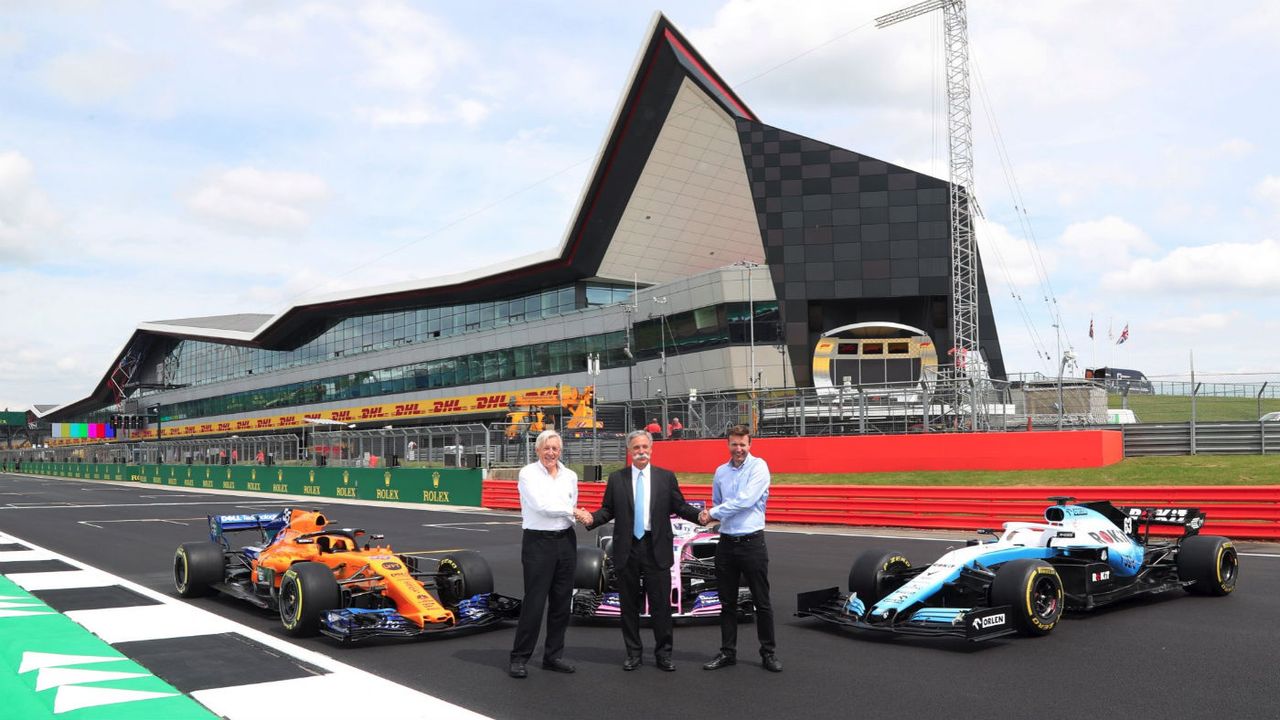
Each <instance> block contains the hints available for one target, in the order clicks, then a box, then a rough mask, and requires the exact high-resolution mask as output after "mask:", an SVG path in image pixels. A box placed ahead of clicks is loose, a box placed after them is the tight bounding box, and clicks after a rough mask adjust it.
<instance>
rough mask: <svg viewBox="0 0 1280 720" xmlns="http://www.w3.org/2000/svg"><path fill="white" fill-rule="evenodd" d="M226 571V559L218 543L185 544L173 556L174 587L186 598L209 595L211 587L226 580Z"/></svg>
mask: <svg viewBox="0 0 1280 720" xmlns="http://www.w3.org/2000/svg"><path fill="white" fill-rule="evenodd" d="M225 571H226V559H225V558H224V556H223V554H222V546H221V545H219V544H217V543H212V542H189V543H183V544H181V545H179V546H178V551H177V552H175V553H174V554H173V587H174V589H176V590H177V591H178V595H181V596H182V597H184V598H189V597H200V596H201V595H208V594H209V593H210V592H211V591H212V588H211V587H210V585H213V584H214V583H220V582H222V581H223V580H224V579H225V576H224V573H225Z"/></svg>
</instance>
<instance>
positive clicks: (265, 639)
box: [0, 532, 487, 720]
mask: <svg viewBox="0 0 1280 720" xmlns="http://www.w3.org/2000/svg"><path fill="white" fill-rule="evenodd" d="M0 541H4V542H20V543H22V544H24V545H27V546H28V547H30V548H32V549H33V550H38V551H41V552H45V553H48V554H49V555H50V556H52V557H54V558H57V559H59V560H62V561H63V562H66V563H67V564H69V565H72V566H74V567H76V568H79V570H77V571H67V572H61V573H59V572H52V573H48V572H46V573H23V574H20V575H16V576H17V577H19V578H20V579H21V580H22V582H18V583H17V584H18V585H20V586H22V587H23V589H25V590H27V591H31V590H35V589H43V588H42V587H41V586H42V579H43V578H42V576H46V577H47V576H53V575H62V576H64V578H65V581H64V582H63V583H60V584H58V585H59V586H64V587H102V586H105V585H121V586H124V587H126V588H128V589H130V590H132V591H134V592H135V593H138V594H139V595H143V596H145V597H149V598H151V599H152V600H156V601H158V602H159V605H158V606H149V607H159V608H164V612H166V613H168V614H170V615H172V614H177V613H185V614H188V615H189V617H190V619H189V620H187V621H186V622H185V623H184V624H183V625H184V627H190V628H197V627H207V626H209V625H210V624H213V625H216V626H218V627H228V628H232V629H233V630H234V632H235V633H237V634H239V635H242V636H244V637H247V638H249V639H250V640H253V641H256V642H257V643H259V644H261V645H265V646H267V647H268V648H272V649H273V650H275V651H276V652H279V653H281V654H283V655H286V656H288V657H290V658H292V659H295V660H301V661H302V662H305V663H310V664H312V665H316V666H318V667H320V668H323V669H324V670H327V671H328V674H326V675H323V676H316V677H317V680H315V681H314V682H298V681H280V682H287V683H290V685H291V686H294V687H303V688H305V690H304V691H300V692H295V693H293V694H292V695H290V694H289V693H285V695H284V696H285V697H287V698H288V702H289V706H290V709H292V710H294V711H296V712H295V714H298V715H300V716H305V717H344V716H352V717H354V716H357V715H358V714H360V713H364V714H368V710H369V709H370V707H371V704H370V703H371V702H375V703H376V704H377V706H378V709H379V710H382V711H384V712H383V713H382V714H385V715H388V716H390V717H398V718H404V719H405V720H438V719H439V718H464V719H466V720H481V719H483V718H486V717H487V716H485V715H481V714H480V713H477V712H475V711H472V710H467V709H466V708H463V707H461V706H459V705H454V704H453V703H450V702H448V701H446V700H442V699H440V698H437V697H435V696H433V695H429V694H427V693H425V692H422V691H419V690H414V689H412V688H410V687H408V686H405V685H401V684H399V683H396V682H392V681H390V680H387V679H385V678H382V677H380V676H377V675H375V674H373V673H371V672H369V671H367V670H362V669H360V668H357V667H355V666H353V665H348V664H346V663H343V662H341V661H339V660H335V659H334V658H333V657H330V656H329V655H327V654H325V653H322V652H319V651H316V650H311V649H308V648H304V647H302V646H300V645H295V644H293V643H292V642H289V641H288V640H285V639H283V638H280V637H278V636H276V635H273V634H269V633H265V632H262V631H260V630H255V629H253V628H251V627H248V626H245V625H241V624H240V623H237V622H234V621H232V620H230V619H227V618H224V617H222V616H220V615H215V614H213V613H211V612H209V611H207V610H204V609H202V608H199V607H196V606H195V605H191V604H189V603H186V602H183V601H182V600H179V599H177V598H174V597H172V596H170V595H166V594H163V593H160V592H157V591H155V590H152V589H151V588H148V587H144V586H142V585H139V584H137V583H135V582H132V581H130V580H127V579H125V578H122V577H119V576H116V575H112V574H110V573H106V572H103V571H101V570H98V569H97V568H94V567H93V566H91V565H87V564H85V563H82V562H80V561H79V560H75V559H73V558H71V557H68V556H66V555H61V554H59V553H55V552H51V551H49V550H46V549H45V548H42V547H40V546H39V545H36V544H35V543H32V542H28V541H26V540H23V539H22V538H18V537H15V536H13V535H9V534H8V533H4V532H0ZM67 575H76V577H75V578H66V577H65V576H67ZM13 577H14V576H11V577H10V579H11V580H12V579H13ZM50 579H53V578H50ZM84 612H86V611H82V612H81V614H80V616H79V619H77V617H73V616H72V615H68V617H69V618H70V619H72V620H73V621H75V622H77V623H78V624H80V625H81V626H82V627H85V626H86V625H85V622H83V621H84V620H85V619H86V617H87V616H86V615H85V614H84ZM87 612H88V613H94V612H96V611H87ZM74 614H75V613H74V612H73V615H74ZM136 627H137V625H133V626H132V627H131V626H130V625H129V624H124V625H122V626H121V628H120V629H122V630H124V631H125V632H129V631H132V630H134V629H136ZM98 634H99V635H100V636H101V633H98ZM104 639H106V640H107V642H111V641H112V640H110V639H108V638H104ZM126 655H127V654H126ZM280 682H276V683H254V684H249V685H235V686H230V687H220V688H210V689H206V690H195V691H192V692H191V693H189V697H192V698H194V699H195V700H196V701H197V702H200V703H201V704H202V705H204V706H205V707H206V708H208V709H209V710H210V711H211V712H212V713H213V714H214V715H217V716H220V717H225V718H230V719H231V720H257V718H261V717H263V716H264V715H263V712H262V710H263V708H265V707H269V706H271V703H277V704H278V703H279V702H280V697H281V696H280V695H279V694H278V693H279V687H281V684H280ZM370 698H375V699H376V700H374V701H371V700H370ZM6 717H7V716H6Z"/></svg>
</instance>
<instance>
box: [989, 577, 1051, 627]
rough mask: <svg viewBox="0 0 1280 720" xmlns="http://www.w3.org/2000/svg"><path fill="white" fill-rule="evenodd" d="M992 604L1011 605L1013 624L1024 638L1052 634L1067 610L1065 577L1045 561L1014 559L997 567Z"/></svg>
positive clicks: (992, 584)
mask: <svg viewBox="0 0 1280 720" xmlns="http://www.w3.org/2000/svg"><path fill="white" fill-rule="evenodd" d="M991 605H992V606H997V605H1008V606H1009V608H1010V615H1011V617H1010V618H1009V620H1010V624H1011V625H1012V626H1013V627H1015V628H1017V630H1018V632H1019V633H1020V634H1022V635H1048V634H1049V633H1050V632H1052V631H1053V629H1054V628H1055V627H1057V625H1058V621H1059V620H1061V619H1062V611H1063V610H1064V609H1065V608H1066V604H1065V598H1064V597H1063V592H1062V578H1061V577H1059V576H1058V571H1057V570H1056V569H1055V568H1054V567H1053V566H1052V565H1050V564H1049V563H1047V562H1045V561H1044V560H1010V561H1009V562H1007V563H1005V564H1003V565H1001V566H1000V567H998V568H996V577H995V579H994V580H993V581H992V582H991Z"/></svg>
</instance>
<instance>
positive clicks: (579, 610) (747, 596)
mask: <svg viewBox="0 0 1280 720" xmlns="http://www.w3.org/2000/svg"><path fill="white" fill-rule="evenodd" d="M691 504H693V505H699V504H700V503H696V502H695V503H691ZM671 533H672V535H673V536H674V537H673V538H672V542H673V544H674V550H675V557H676V562H675V563H673V564H672V565H671V616H672V617H674V618H697V617H719V616H720V593H719V589H718V588H717V587H716V543H718V542H720V534H719V533H718V532H712V531H709V530H706V529H704V528H701V527H699V526H697V525H695V524H693V523H691V522H689V521H687V520H684V519H683V518H680V517H677V516H675V515H672V516H671ZM612 546H613V538H612V537H611V536H610V535H608V534H605V533H601V534H600V535H599V536H598V537H597V539H596V547H579V548H578V567H577V569H576V571H575V573H574V583H573V584H574V588H575V589H574V591H573V614H574V615H575V616H577V617H596V618H616V617H618V616H620V615H621V613H622V606H621V604H620V603H619V601H618V580H617V576H616V575H615V573H614V569H613V560H612V559H610V557H609V555H610V553H611V550H612ZM736 592H737V593H738V616H739V617H740V618H750V617H753V616H754V615H755V602H754V601H753V600H752V598H751V591H750V590H748V589H747V588H745V587H740V588H737V589H736ZM647 602H648V601H646V606H645V608H644V610H643V611H642V614H643V615H645V616H647V615H648V614H649V608H648V605H647Z"/></svg>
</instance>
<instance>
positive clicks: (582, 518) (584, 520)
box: [573, 507, 718, 526]
mask: <svg viewBox="0 0 1280 720" xmlns="http://www.w3.org/2000/svg"><path fill="white" fill-rule="evenodd" d="M573 519H574V521H575V522H577V523H578V524H579V525H590V524H591V523H592V521H593V520H594V518H593V517H592V516H591V511H590V510H588V509H586V508H583V507H580V508H577V509H575V510H574V511H573ZM713 522H718V521H717V520H716V519H715V518H713V517H711V512H710V511H709V510H703V511H702V512H700V513H698V524H699V525H704V526H705V525H710V524H711V523H713Z"/></svg>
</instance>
